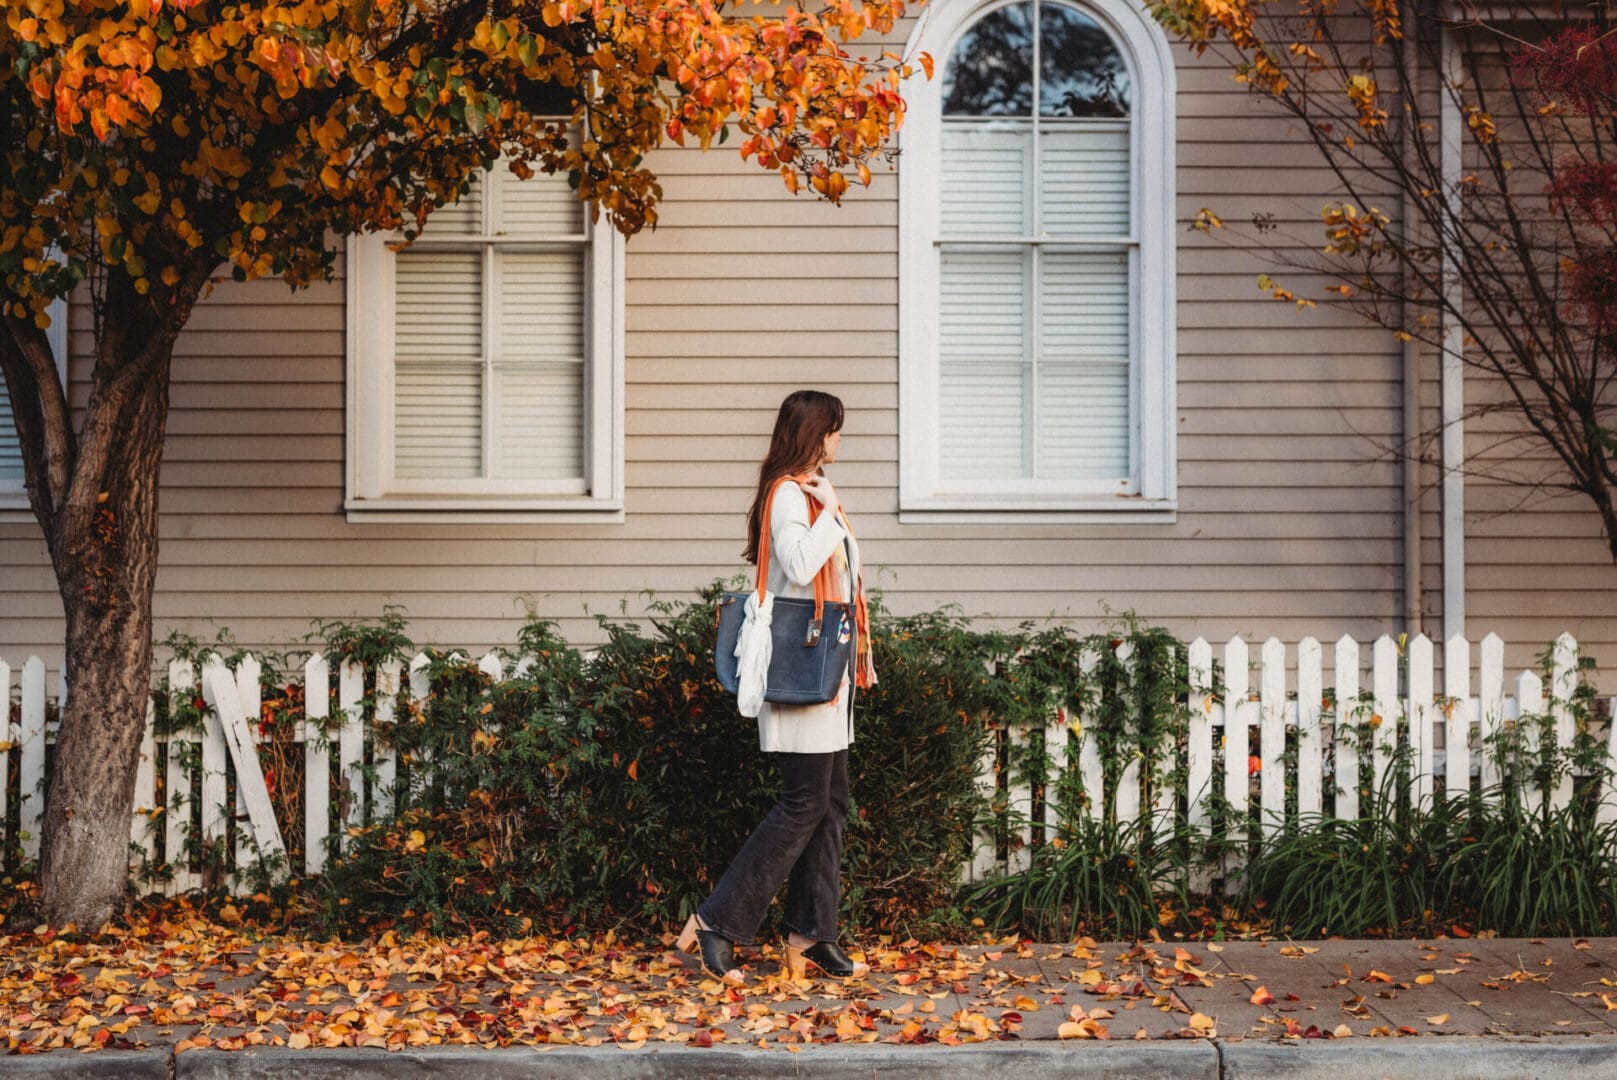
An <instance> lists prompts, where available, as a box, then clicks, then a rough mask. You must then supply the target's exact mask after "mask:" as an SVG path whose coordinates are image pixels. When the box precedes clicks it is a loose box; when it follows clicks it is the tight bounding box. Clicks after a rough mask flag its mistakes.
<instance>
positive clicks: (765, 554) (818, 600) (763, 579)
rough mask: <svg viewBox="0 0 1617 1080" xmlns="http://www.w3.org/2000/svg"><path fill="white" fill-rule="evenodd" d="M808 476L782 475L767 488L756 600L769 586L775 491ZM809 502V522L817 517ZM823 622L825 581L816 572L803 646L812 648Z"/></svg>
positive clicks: (759, 523) (812, 505)
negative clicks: (771, 525)
mask: <svg viewBox="0 0 1617 1080" xmlns="http://www.w3.org/2000/svg"><path fill="white" fill-rule="evenodd" d="M808 479H809V478H808V477H806V476H783V477H781V478H780V479H779V480H777V481H775V486H774V487H772V488H770V489H769V498H767V499H765V500H764V513H763V517H762V519H761V520H760V521H759V522H758V602H759V603H760V604H762V603H763V602H764V593H765V592H766V591H767V589H768V587H769V535H770V532H771V529H770V518H771V515H772V513H773V511H774V508H775V492H777V491H779V490H780V488H781V485H782V484H800V483H803V482H804V481H806V480H808ZM808 503H809V524H810V525H812V524H814V519H815V518H817V517H819V514H818V513H816V511H817V510H818V509H819V507H818V505H817V504H816V503H815V502H814V500H813V499H809V500H808ZM824 623H825V581H824V580H823V579H822V577H821V576H820V575H819V574H818V573H816V574H815V575H814V619H813V621H812V622H810V623H809V626H808V634H807V635H806V637H805V638H804V641H803V646H804V648H813V647H814V645H815V644H816V643H817V642H818V641H819V640H820V628H821V626H822V625H823V624H824Z"/></svg>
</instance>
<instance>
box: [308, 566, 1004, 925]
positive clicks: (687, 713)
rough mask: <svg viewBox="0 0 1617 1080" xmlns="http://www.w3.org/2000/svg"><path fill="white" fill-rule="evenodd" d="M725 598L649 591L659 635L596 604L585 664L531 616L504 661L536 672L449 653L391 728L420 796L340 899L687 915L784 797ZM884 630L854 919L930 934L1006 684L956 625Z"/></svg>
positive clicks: (420, 911) (863, 751) (862, 760)
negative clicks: (725, 654)
mask: <svg viewBox="0 0 1617 1080" xmlns="http://www.w3.org/2000/svg"><path fill="white" fill-rule="evenodd" d="M714 592H715V590H709V591H708V592H707V593H705V594H704V595H703V596H702V598H701V599H700V600H699V601H696V602H692V603H687V604H677V605H675V604H659V605H655V606H654V609H653V615H652V618H651V619H650V623H651V632H649V633H642V632H641V631H640V630H638V629H637V628H636V627H634V626H632V625H630V624H626V623H616V622H612V621H610V620H604V619H603V620H602V626H603V629H604V631H605V634H606V641H605V643H604V644H602V645H601V646H600V647H599V648H598V649H597V650H596V651H595V652H594V653H592V654H591V655H590V656H589V657H588V658H585V657H582V656H580V654H579V653H578V652H576V651H575V650H573V649H571V648H570V647H569V646H567V645H566V643H565V642H563V641H561V640H560V639H559V638H557V637H556V636H555V634H554V631H553V629H552V628H551V627H549V626H548V625H546V624H544V623H542V622H533V623H530V624H529V626H528V627H527V628H526V629H525V630H524V631H523V634H522V638H521V640H520V641H519V644H518V647H517V649H516V650H515V651H514V652H513V653H512V654H511V656H510V657H509V659H511V660H513V661H516V660H525V661H526V665H527V666H526V667H525V669H524V670H523V673H522V674H521V675H518V676H516V677H513V678H508V679H507V680H505V681H503V682H493V681H492V680H490V679H489V678H488V677H487V676H486V675H484V674H483V673H482V672H480V671H478V670H477V669H476V667H475V666H474V665H473V664H472V663H471V662H470V661H468V660H466V659H464V658H459V657H455V656H448V657H446V656H434V657H433V661H432V665H431V667H430V668H429V675H430V677H431V684H432V687H433V689H432V692H431V694H429V695H428V697H427V698H426V699H425V700H423V701H419V702H413V703H410V705H409V707H408V709H407V710H403V711H401V713H400V716H401V722H400V723H399V724H398V725H397V731H396V734H395V742H396V745H397V748H398V750H399V752H400V757H401V760H402V761H403V763H404V764H403V766H402V768H401V771H400V778H399V783H400V786H401V795H402V794H403V793H405V792H410V791H417V794H415V795H413V796H411V797H410V798H408V799H402V798H401V805H404V804H406V803H409V804H411V805H412V807H413V808H412V809H410V810H409V811H407V812H406V813H404V814H402V815H401V816H400V817H399V818H398V819H396V820H394V821H389V822H380V823H376V824H374V825H372V826H370V827H368V828H366V829H363V830H360V831H359V832H358V833H357V834H356V835H354V836H352V837H351V838H350V849H349V852H348V854H347V855H346V856H345V857H344V858H341V859H337V860H335V861H334V862H333V863H332V864H331V866H330V867H329V869H328V871H327V873H326V874H325V876H324V878H323V879H322V883H321V888H322V890H323V895H324V897H325V900H326V905H325V906H326V910H327V913H328V915H329V916H331V917H332V918H333V919H334V920H335V921H337V922H339V923H346V922H349V921H351V919H352V917H354V916H372V915H376V914H387V915H399V916H404V915H408V916H411V917H421V918H427V919H429V920H431V921H432V922H433V923H435V924H437V925H440V926H443V925H448V924H454V923H486V922H488V921H491V920H492V921H494V922H497V923H510V922H516V921H518V920H521V919H522V918H525V917H535V916H539V915H545V916H563V917H565V918H567V919H573V920H586V921H588V922H591V923H600V922H603V921H606V920H618V919H628V920H630V921H632V922H635V923H637V924H639V925H642V926H646V927H650V926H653V925H657V924H667V923H671V922H674V921H676V920H678V919H682V918H683V917H684V916H685V915H686V914H687V913H688V912H689V911H690V910H692V909H693V908H694V907H695V905H696V904H698V903H700V901H701V900H702V898H704V897H705V896H706V895H707V893H708V892H709V891H710V890H711V889H712V887H713V885H714V884H715V882H716V880H717V877H718V875H719V874H720V873H722V872H723V870H724V867H725V866H726V864H727V863H728V862H729V860H730V858H731V857H732V856H733V855H734V854H735V853H736V851H737V850H738V849H739V848H740V846H741V844H742V842H743V841H744V840H745V838H746V836H747V834H748V833H749V832H750V831H751V830H752V828H753V827H754V826H755V825H756V824H757V823H758V821H759V820H760V819H761V818H762V816H763V814H764V813H765V812H766V811H767V810H768V808H769V806H770V805H771V803H772V802H773V801H774V798H775V796H776V794H777V791H778V785H777V780H776V777H775V775H774V770H773V768H772V766H771V765H770V763H769V762H768V761H767V759H766V758H765V756H764V755H761V754H760V753H759V752H758V750H757V745H758V743H757V726H756V723H755V722H754V721H752V720H748V719H744V718H742V717H741V716H740V715H739V714H738V713H737V712H736V709H735V704H734V699H733V698H731V697H730V696H729V695H728V694H726V693H725V692H724V691H723V689H722V688H721V687H720V686H719V685H718V682H717V680H716V679H715V677H714V675H713V664H712V655H713V634H714V620H713V608H712V600H713V599H714ZM872 637H873V643H874V646H875V649H876V663H877V667H878V670H879V671H880V673H881V679H880V683H879V685H878V686H877V687H875V688H873V689H872V690H871V691H869V692H868V693H866V694H864V695H863V696H862V700H861V705H860V707H859V710H858V717H857V719H856V741H855V746H854V751H853V753H852V755H851V759H850V788H851V790H852V802H853V805H852V806H851V807H850V822H849V829H848V833H847V840H846V851H845V855H844V861H843V866H844V875H845V885H844V913H845V919H846V924H847V925H848V926H849V927H850V928H878V929H891V930H894V931H900V932H911V931H913V932H917V933H922V932H927V931H928V930H931V929H934V928H935V927H936V926H937V924H938V923H939V921H940V920H946V919H947V918H948V917H949V913H950V911H951V910H952V899H953V893H954V889H955V885H956V882H957V880H958V874H959V867H960V866H961V864H962V863H963V862H964V861H965V860H966V859H967V858H968V857H969V854H970V849H971V837H972V831H973V826H974V824H975V822H976V821H977V819H978V817H979V816H980V814H981V812H982V809H983V798H982V796H981V795H980V794H979V793H978V792H977V789H976V785H975V778H976V773H977V763H978V761H979V759H980V758H981V756H982V751H983V748H984V746H985V745H986V739H987V737H988V736H987V730H988V729H987V726H986V725H985V723H984V714H983V705H982V702H984V701H986V700H987V689H988V687H989V684H990V683H991V682H992V680H990V679H989V678H988V676H987V673H986V671H985V669H984V667H983V665H982V663H981V660H980V656H979V650H978V648H977V641H976V638H975V635H973V634H971V633H970V632H968V631H967V630H966V629H965V628H964V627H963V625H962V624H961V623H960V621H959V620H957V619H954V618H950V617H947V616H943V615H936V614H934V615H925V616H919V617H915V618H910V619H889V618H882V617H878V621H877V624H876V627H875V628H874V632H873V635H872ZM427 777H430V782H429V781H426V779H425V778H427Z"/></svg>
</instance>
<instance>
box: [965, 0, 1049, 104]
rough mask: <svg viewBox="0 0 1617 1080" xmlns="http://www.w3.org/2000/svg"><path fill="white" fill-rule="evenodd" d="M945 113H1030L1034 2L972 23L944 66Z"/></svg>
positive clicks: (990, 14) (999, 11) (1031, 101)
mask: <svg viewBox="0 0 1617 1080" xmlns="http://www.w3.org/2000/svg"><path fill="white" fill-rule="evenodd" d="M943 114H944V115H945V116H1032V115H1033V5H1032V4H1013V5H1011V6H1010V7H1003V8H1000V9H998V10H997V11H993V12H990V13H989V14H988V15H985V16H983V17H982V18H981V19H978V20H977V21H976V22H975V23H973V24H972V26H971V28H970V29H968V30H967V31H966V32H965V34H964V36H962V37H961V39H960V43H959V44H958V45H956V46H955V48H954V52H953V53H952V54H951V55H950V56H949V62H948V64H946V65H945V66H944V69H943Z"/></svg>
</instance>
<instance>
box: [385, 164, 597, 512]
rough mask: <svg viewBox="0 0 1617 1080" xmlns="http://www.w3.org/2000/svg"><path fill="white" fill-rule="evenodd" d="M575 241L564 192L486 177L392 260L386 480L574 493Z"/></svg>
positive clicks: (578, 468) (580, 439) (579, 233)
mask: <svg viewBox="0 0 1617 1080" xmlns="http://www.w3.org/2000/svg"><path fill="white" fill-rule="evenodd" d="M587 231H588V225H587V220H586V217H585V214H584V211H583V207H582V205H581V204H580V203H579V202H578V200H577V199H576V198H575V197H574V196H573V193H572V191H571V189H570V188H569V186H568V185H567V183H566V181H565V180H564V179H561V178H558V177H550V176H542V175H541V176H535V177H534V178H533V179H531V180H527V181H522V180H518V179H517V178H516V177H515V176H513V175H511V174H510V173H509V171H508V170H506V169H505V168H504V167H503V166H497V167H496V168H495V169H494V170H493V171H492V172H490V173H488V174H485V175H484V177H483V178H482V179H481V180H480V182H479V183H477V184H475V185H473V187H472V189H471V190H470V191H468V192H467V194H466V195H465V196H463V198H462V199H461V200H460V202H458V203H456V204H455V205H453V206H449V207H444V208H443V209H442V210H440V211H438V212H437V213H436V214H434V216H433V217H432V218H431V219H430V220H429V221H428V224H427V229H426V230H425V231H424V233H423V235H422V237H421V239H420V240H418V241H417V243H416V244H415V246H413V247H412V248H410V249H409V250H407V251H405V252H402V253H400V254H399V255H398V256H397V257H396V261H395V274H394V298H395V305H396V307H395V319H394V327H395V340H394V378H395V383H394V388H395V394H394V425H393V431H394V447H393V461H394V470H393V471H394V475H395V477H396V478H398V479H399V480H403V481H416V482H422V481H426V482H430V481H434V480H439V481H458V482H459V483H457V484H455V485H454V489H455V490H457V491H476V490H480V489H481V490H489V491H511V490H513V489H512V488H511V483H512V482H513V481H531V483H528V484H526V485H518V489H520V490H531V491H533V492H536V493H558V492H582V491H583V490H584V489H585V452H584V439H585V423H584V413H585V405H586V402H585V388H584V383H585V379H584V372H585V362H586V350H585V340H586V335H585V320H586V318H587V311H586V308H587V304H586V290H585V281H584V274H585V265H586V260H585V245H586V244H587V242H588V238H587ZM418 486H419V484H418Z"/></svg>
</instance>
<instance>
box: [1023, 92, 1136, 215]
mask: <svg viewBox="0 0 1617 1080" xmlns="http://www.w3.org/2000/svg"><path fill="white" fill-rule="evenodd" d="M1039 139H1040V148H1039V151H1040V156H1041V157H1042V158H1043V162H1042V163H1041V164H1042V167H1041V168H1040V170H1039V204H1040V216H1041V217H1042V218H1043V221H1042V222H1041V223H1040V227H1041V229H1042V230H1043V232H1044V233H1045V234H1046V235H1049V236H1121V235H1124V234H1126V233H1127V232H1128V231H1129V125H1128V121H1127V120H1080V121H1069V122H1066V123H1051V122H1046V124H1045V126H1044V128H1043V130H1042V131H1041V132H1040V134H1039Z"/></svg>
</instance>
